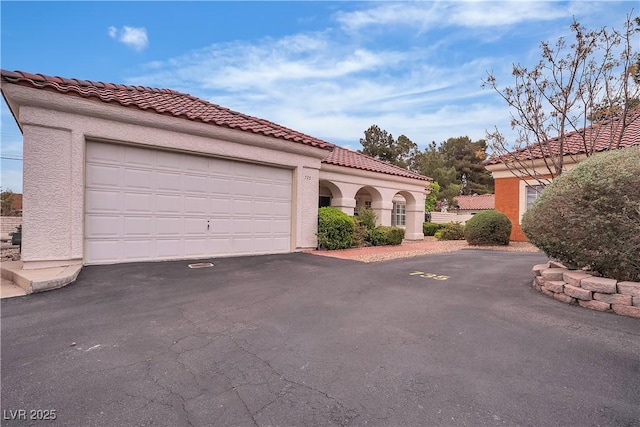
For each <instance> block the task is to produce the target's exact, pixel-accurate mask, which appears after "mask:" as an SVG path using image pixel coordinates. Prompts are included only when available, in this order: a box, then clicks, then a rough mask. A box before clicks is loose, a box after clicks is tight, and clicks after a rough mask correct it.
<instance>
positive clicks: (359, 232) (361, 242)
mask: <svg viewBox="0 0 640 427" xmlns="http://www.w3.org/2000/svg"><path fill="white" fill-rule="evenodd" d="M351 246H353V247H354V248H361V247H366V246H371V230H369V229H368V228H367V227H365V226H363V225H356V227H355V229H354V230H353V241H352V242H351Z"/></svg>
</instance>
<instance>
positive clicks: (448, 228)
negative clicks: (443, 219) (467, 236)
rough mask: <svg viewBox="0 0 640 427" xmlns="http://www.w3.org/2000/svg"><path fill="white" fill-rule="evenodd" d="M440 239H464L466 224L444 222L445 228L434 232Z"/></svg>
mask: <svg viewBox="0 0 640 427" xmlns="http://www.w3.org/2000/svg"><path fill="white" fill-rule="evenodd" d="M434 236H435V237H436V239H438V240H464V226H463V225H462V224H460V223H459V222H450V223H448V224H444V228H442V229H440V230H438V231H436V234H434Z"/></svg>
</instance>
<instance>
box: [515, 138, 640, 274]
mask: <svg viewBox="0 0 640 427" xmlns="http://www.w3.org/2000/svg"><path fill="white" fill-rule="evenodd" d="M639 189H640V147H629V148H624V149H621V150H611V151H609V152H606V153H601V154H596V155H594V156H591V157H589V158H588V159H586V160H584V161H582V162H580V163H578V165H576V167H574V168H573V169H571V170H569V171H567V172H565V173H563V174H562V175H560V176H559V177H558V178H556V179H555V180H554V181H553V182H552V183H551V184H550V185H549V186H547V188H546V189H545V190H544V191H543V192H542V194H540V197H538V199H537V200H536V201H535V202H534V203H533V205H531V207H530V208H529V209H528V210H527V211H526V212H525V214H524V216H523V217H522V230H523V231H524V234H525V235H526V236H527V237H528V238H529V240H530V241H531V243H533V244H534V245H536V246H537V247H538V248H540V249H542V250H543V251H544V252H545V253H546V254H547V256H549V257H550V258H555V259H557V260H558V261H560V262H562V263H563V264H565V265H568V266H573V267H576V268H583V267H589V268H590V269H591V270H593V271H596V272H598V273H600V274H602V275H603V276H605V277H609V278H611V279H616V280H620V281H632V282H637V281H640V256H639V255H638V254H639V253H640V252H639V248H640V190H639Z"/></svg>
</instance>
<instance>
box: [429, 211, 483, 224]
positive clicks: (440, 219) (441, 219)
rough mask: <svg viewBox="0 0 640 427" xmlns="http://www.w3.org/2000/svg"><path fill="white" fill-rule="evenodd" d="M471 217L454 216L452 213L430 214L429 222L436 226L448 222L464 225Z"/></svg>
mask: <svg viewBox="0 0 640 427" xmlns="http://www.w3.org/2000/svg"><path fill="white" fill-rule="evenodd" d="M472 216H473V215H471V214H460V215H458V214H456V213H452V212H447V213H443V212H431V222H436V223H438V224H447V223H449V222H459V223H461V224H464V223H465V222H467V221H469V220H470V219H471V217H472Z"/></svg>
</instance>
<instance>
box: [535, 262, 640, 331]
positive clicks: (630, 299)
mask: <svg viewBox="0 0 640 427" xmlns="http://www.w3.org/2000/svg"><path fill="white" fill-rule="evenodd" d="M533 275H534V277H535V278H534V279H533V287H534V289H536V290H538V291H540V292H542V293H543V294H545V295H548V296H550V297H552V298H555V299H557V300H558V301H562V302H566V303H568V304H578V305H580V306H581V307H585V308H590V309H592V310H598V311H613V312H614V313H617V314H620V315H622V316H629V317H636V318H639V319H640V282H618V281H616V280H613V279H607V278H604V277H596V276H593V275H591V274H588V273H585V272H584V271H579V270H569V269H568V268H566V267H564V266H563V265H561V264H559V263H555V262H553V261H552V262H548V263H546V264H538V265H535V266H534V267H533Z"/></svg>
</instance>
